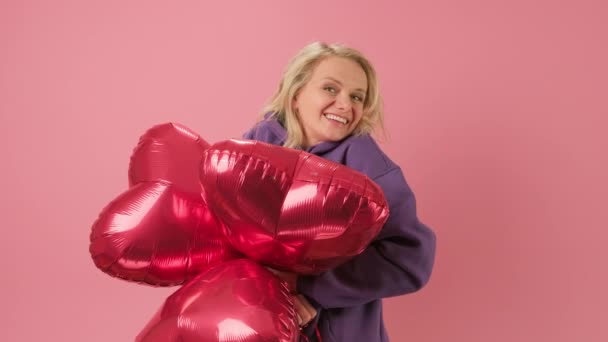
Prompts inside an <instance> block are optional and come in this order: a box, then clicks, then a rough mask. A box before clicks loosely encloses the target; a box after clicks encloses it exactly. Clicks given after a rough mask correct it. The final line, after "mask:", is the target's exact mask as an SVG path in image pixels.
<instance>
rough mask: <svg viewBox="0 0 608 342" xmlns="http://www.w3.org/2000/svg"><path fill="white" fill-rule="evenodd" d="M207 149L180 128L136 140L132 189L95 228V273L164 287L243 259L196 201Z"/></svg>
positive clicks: (150, 132) (166, 126) (162, 127)
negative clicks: (199, 174) (98, 269)
mask: <svg viewBox="0 0 608 342" xmlns="http://www.w3.org/2000/svg"><path fill="white" fill-rule="evenodd" d="M208 146H209V144H208V143H207V142H205V141H204V140H203V139H201V138H200V137H199V136H198V135H196V134H195V133H193V132H192V131H190V130H188V129H187V128H185V127H183V126H180V125H177V124H164V125H158V126H155V127H153V128H152V129H150V130H148V131H147V132H146V133H145V134H144V135H143V136H142V137H141V138H140V141H139V144H138V146H137V147H136V148H135V150H134V152H133V155H132V157H131V163H130V165H129V184H130V189H128V190H127V191H125V192H123V193H122V194H121V195H120V196H118V197H117V198H116V199H115V200H113V201H112V202H111V203H110V204H109V205H107V206H106V207H105V208H104V209H103V210H102V212H101V214H100V215H99V218H98V219H97V220H96V221H95V223H94V224H93V227H92V231H91V236H90V241H91V243H90V246H89V251H90V253H91V256H92V258H93V261H94V262H95V265H96V266H97V267H98V268H100V269H101V270H102V271H104V272H106V273H108V274H110V275H112V276H116V277H119V278H122V279H126V280H131V281H135V282H143V283H147V284H150V285H158V286H169V285H177V284H181V283H183V282H184V281H186V280H188V279H191V278H193V277H194V276H196V275H197V274H198V273H200V272H201V271H204V270H206V269H208V268H209V267H211V266H213V265H216V264H218V263H220V262H223V261H226V260H232V259H235V258H238V257H240V256H241V255H240V254H239V253H238V252H237V251H236V250H235V249H234V248H232V247H231V246H230V243H229V242H228V240H227V239H226V238H225V236H224V235H223V231H222V227H221V223H220V222H219V221H218V220H217V219H216V217H215V216H214V215H213V214H212V213H211V212H210V211H209V208H208V206H207V204H206V203H205V202H204V200H203V198H202V196H201V194H200V182H199V180H198V168H199V165H200V162H201V160H202V156H203V152H204V151H205V149H206V148H208Z"/></svg>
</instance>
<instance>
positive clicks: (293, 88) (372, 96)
mask: <svg viewBox="0 0 608 342" xmlns="http://www.w3.org/2000/svg"><path fill="white" fill-rule="evenodd" d="M332 56H335V57H342V58H348V59H350V60H352V61H354V62H356V63H358V64H359V65H360V66H361V68H362V69H363V71H364V72H365V75H366V76H367V94H366V95H365V102H364V103H363V116H362V118H361V121H359V124H358V125H357V127H356V128H355V130H354V131H353V134H354V135H361V134H371V133H372V132H373V131H374V129H375V128H377V127H379V128H381V129H382V131H383V132H384V113H383V111H382V98H381V96H380V93H379V89H378V78H377V76H376V71H375V70H374V67H373V66H372V64H371V63H370V62H369V61H368V60H367V58H365V57H364V56H363V54H362V53H361V52H359V51H357V50H355V49H352V48H349V47H346V46H344V45H341V44H326V43H323V42H314V43H311V44H309V45H307V46H305V47H304V48H303V49H301V50H300V51H299V52H298V53H297V54H296V55H295V57H293V59H292V60H291V61H290V62H289V64H288V65H287V67H286V69H285V71H284V73H283V77H282V79H281V82H280V83H279V88H278V89H277V91H276V92H275V94H274V95H273V96H272V97H271V98H270V101H269V102H268V104H267V105H266V106H265V107H264V109H263V110H262V115H265V114H267V113H272V114H271V115H272V116H273V117H275V118H277V119H278V120H279V121H280V122H281V123H282V124H283V125H284V126H285V129H286V130H287V140H286V141H285V143H284V144H283V146H286V147H297V146H301V145H302V144H303V142H304V132H303V130H302V126H301V124H300V122H299V121H298V118H297V116H296V113H295V111H294V108H293V99H294V97H295V96H296V95H297V94H298V92H299V91H300V90H301V89H302V87H304V85H305V84H306V83H307V82H308V81H309V80H310V78H311V76H312V73H313V70H314V69H315V67H316V66H317V65H318V64H319V62H321V61H322V60H323V59H325V58H327V57H332Z"/></svg>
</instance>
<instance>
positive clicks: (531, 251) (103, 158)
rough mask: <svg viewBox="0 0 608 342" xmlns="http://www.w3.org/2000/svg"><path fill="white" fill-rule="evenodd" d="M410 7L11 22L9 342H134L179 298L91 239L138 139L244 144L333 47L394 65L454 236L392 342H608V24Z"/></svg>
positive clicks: (424, 173) (479, 5)
mask: <svg viewBox="0 0 608 342" xmlns="http://www.w3.org/2000/svg"><path fill="white" fill-rule="evenodd" d="M396 3H397V2H396V1H395V2H392V1H386V2H377V3H376V4H372V1H341V2H334V1H298V2H296V1H272V2H271V1H238V2H237V1H223V2H220V1H218V2H207V1H176V2H173V3H170V2H169V1H137V2H136V1H103V2H102V1H97V2H92V1H87V2H86V4H85V1H77V0H74V1H65V0H57V1H23V0H21V1H19V0H9V1H7V0H3V1H1V2H0V49H1V50H0V115H1V116H0V127H1V130H2V132H1V135H0V139H1V140H0V142H1V143H0V156H1V158H2V161H1V168H0V176H1V177H0V186H1V194H0V199H1V202H0V211H1V218H2V223H1V227H2V232H3V238H2V247H1V251H0V253H1V255H0V256H1V257H0V262H1V265H0V266H1V270H2V271H1V273H0V274H1V277H2V282H1V292H0V293H1V294H0V295H1V300H2V301H1V303H2V309H1V311H0V326H1V329H0V330H1V334H2V336H1V339H2V340H6V341H42V340H52V341H129V340H132V339H133V337H134V336H135V335H136V334H137V333H138V332H139V331H140V330H141V329H142V328H143V326H144V325H145V323H146V322H147V321H148V319H149V318H150V317H151V316H152V314H153V313H154V311H155V310H156V309H157V308H158V307H159V306H160V305H161V304H162V302H163V300H164V298H166V297H167V296H168V295H169V294H170V293H172V292H173V291H174V290H175V289H176V288H169V289H167V288H164V289H163V288H152V287H144V286H140V285H135V284H130V283H127V282H124V281H119V280H117V279H113V278H111V277H109V276H107V275H105V274H103V273H102V272H100V271H99V270H97V269H96V268H95V266H94V265H93V263H92V261H91V259H90V256H89V254H88V244H89V240H88V239H89V232H90V226H91V224H92V222H93V221H94V219H95V218H96V216H97V214H98V213H99V211H100V210H101V208H102V207H103V206H104V205H105V204H106V203H108V202H109V201H110V200H111V199H113V198H114V197H115V196H116V195H117V194H119V193H120V192H122V191H123V190H125V189H126V186H127V173H126V171H127V165H128V161H129V155H130V153H131V150H132V148H133V147H134V146H135V144H136V143H137V139H138V137H139V136H140V135H141V134H142V133H143V132H144V131H145V130H146V129H147V128H149V127H151V126H152V125H155V124H157V123H161V122H167V121H174V122H179V123H182V124H184V125H186V126H188V127H190V128H192V129H193V130H195V131H197V132H199V133H200V134H201V135H202V136H203V137H205V138H206V139H207V140H208V141H210V142H214V141H218V140H222V139H226V138H230V137H237V136H240V134H241V133H242V132H243V131H245V130H246V129H247V128H248V127H249V126H251V125H252V124H253V123H254V121H255V119H256V116H257V112H258V110H259V109H260V108H261V106H262V104H263V103H264V101H265V100H266V99H267V98H268V97H269V96H270V95H271V93H272V92H273V91H274V89H275V87H276V85H277V82H278V79H279V77H280V74H281V71H282V69H283V67H284V66H285V64H286V63H287V60H288V59H289V58H290V57H291V56H292V55H293V54H294V53H295V52H296V51H297V50H298V49H299V48H300V47H302V46H303V45H305V44H306V43H308V42H310V41H312V40H315V39H322V40H326V41H330V42H334V41H338V42H345V43H348V44H351V45H352V46H354V47H357V48H359V49H361V50H362V51H363V52H364V53H366V54H367V55H368V56H369V57H370V59H371V60H372V61H373V62H374V63H375V65H376V67H377V69H378V72H379V74H380V82H381V87H382V89H383V91H384V96H385V103H386V116H387V127H388V129H389V132H390V139H389V140H388V141H386V143H384V144H383V146H384V148H385V150H386V151H387V153H388V154H389V155H390V156H391V157H392V158H393V159H394V160H395V161H396V162H398V163H399V164H400V165H401V166H402V167H403V169H404V171H405V174H406V177H407V179H408V181H409V182H410V184H411V185H412V187H413V189H414V191H415V193H416V195H417V197H418V203H419V214H420V217H421V219H422V220H423V221H424V222H426V223H427V224H428V225H430V226H431V227H433V229H434V230H435V232H436V233H437V235H438V251H437V259H436V267H435V271H434V274H433V277H432V280H431V282H430V283H429V284H428V286H427V287H426V288H425V289H424V290H422V291H420V292H418V293H416V294H413V295H408V296H402V297H399V298H393V299H390V300H387V301H386V321H387V325H388V329H389V332H390V335H391V336H392V340H393V341H433V342H434V341H437V342H439V341H463V342H464V341H466V342H474V341H480V342H481V341H495V342H502V341H504V342H507V341H509V342H511V341H554V342H561V341H598V342H599V341H608V328H606V317H607V310H608V295H607V294H606V291H607V289H608V274H607V271H606V269H607V267H606V259H607V257H608V253H607V252H606V246H605V245H606V243H607V242H608V232H607V230H606V227H607V223H606V222H608V215H607V210H606V209H605V208H604V204H605V203H606V198H607V197H608V186H607V182H606V180H605V178H604V177H605V176H606V174H607V171H608V160H607V159H608V158H607V153H606V148H607V147H608V141H607V140H606V138H605V137H604V135H605V132H603V131H605V130H606V127H607V126H608V125H607V124H608V120H607V119H606V115H607V114H608V105H607V96H606V95H607V93H608V81H607V80H608V67H607V64H608V63H607V61H608V48H607V47H608V20H607V19H606V18H608V10H607V7H608V5H607V3H606V2H605V1H603V0H597V1H586V0H578V1H575V0H571V1H506V0H505V1H481V0H480V1H470V0H465V1H451V0H436V1H423V0H420V1H403V2H400V4H396Z"/></svg>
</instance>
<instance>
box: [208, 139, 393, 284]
mask: <svg viewBox="0 0 608 342" xmlns="http://www.w3.org/2000/svg"><path fill="white" fill-rule="evenodd" d="M200 180H201V184H202V185H203V193H204V197H205V199H206V201H207V203H208V204H209V207H210V208H211V210H212V211H213V213H214V214H216V216H217V217H218V218H219V219H220V220H221V221H222V222H223V223H224V229H225V233H226V235H227V237H228V239H229V240H230V242H231V243H232V245H233V246H234V247H235V248H236V249H238V250H239V251H240V252H242V253H243V254H245V255H246V256H247V257H249V258H251V259H252V260H255V261H258V262H260V263H262V264H266V265H270V266H272V267H275V268H277V269H281V270H285V271H291V272H296V273H300V274H314V273H320V272H322V271H325V270H327V269H330V268H333V267H335V266H337V265H339V264H341V263H343V262H345V261H346V260H348V259H350V258H352V257H353V256H355V255H357V254H359V253H361V252H362V251H363V250H364V249H365V247H366V246H367V245H368V244H369V243H370V242H371V240H372V239H373V238H374V237H375V236H376V235H377V234H378V232H379V231H380V229H381V228H382V226H383V224H384V223H385V222H386V219H387V218H388V205H387V202H386V199H385V198H384V194H383V192H382V189H381V188H380V187H379V186H378V185H377V184H375V183H374V182H373V181H371V180H370V179H369V178H368V177H367V176H365V175H364V174H362V173H359V172H357V171H355V170H352V169H350V168H348V167H346V166H344V165H341V164H338V163H334V162H332V161H329V160H326V159H323V158H320V157H317V156H315V155H312V154H310V153H307V152H304V151H298V150H294V149H288V148H284V147H280V146H275V145H270V144H267V143H263V142H259V141H242V140H234V139H232V140H228V141H223V142H219V143H216V144H214V145H212V146H211V147H209V149H207V150H206V151H205V153H204V158H203V161H202V166H201V168H200Z"/></svg>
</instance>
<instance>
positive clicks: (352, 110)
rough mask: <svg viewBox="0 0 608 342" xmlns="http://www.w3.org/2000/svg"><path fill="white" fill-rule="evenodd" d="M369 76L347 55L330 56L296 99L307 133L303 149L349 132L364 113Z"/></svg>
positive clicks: (302, 123) (345, 135) (294, 105)
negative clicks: (344, 56) (345, 56)
mask: <svg viewBox="0 0 608 342" xmlns="http://www.w3.org/2000/svg"><path fill="white" fill-rule="evenodd" d="M366 93H367V76H366V74H365V71H364V70H363V68H361V66H360V65H359V64H358V63H357V62H355V61H353V60H351V59H348V58H343V57H328V58H325V59H323V60H322V61H321V62H319V64H318V65H317V66H316V67H315V68H314V70H313V72H312V75H311V78H310V80H309V81H308V83H306V84H305V85H304V86H303V87H302V89H300V91H299V92H298V94H297V95H296V97H295V98H294V100H293V107H294V109H295V110H296V113H298V114H297V116H298V120H299V121H300V124H301V126H302V130H303V133H304V144H303V145H304V146H303V147H304V148H308V147H311V146H314V145H316V144H318V143H320V142H323V141H338V140H342V139H344V138H345V137H347V136H348V135H350V134H351V133H352V132H353V131H354V130H355V128H356V127H357V125H358V124H359V122H360V121H361V117H362V116H363V104H364V103H365V95H366Z"/></svg>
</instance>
